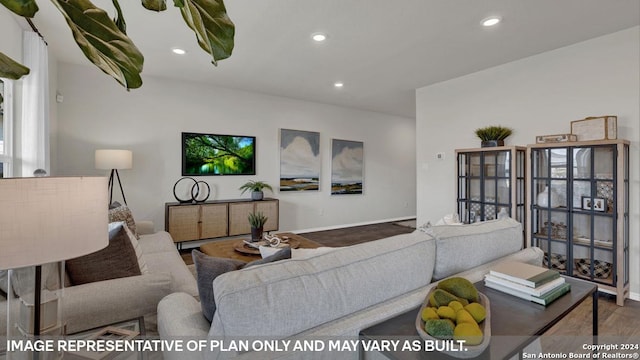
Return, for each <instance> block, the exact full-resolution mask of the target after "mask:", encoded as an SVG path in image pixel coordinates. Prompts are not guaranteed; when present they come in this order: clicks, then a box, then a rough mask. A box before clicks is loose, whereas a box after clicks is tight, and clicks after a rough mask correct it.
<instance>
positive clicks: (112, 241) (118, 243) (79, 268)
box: [66, 225, 140, 285]
mask: <svg viewBox="0 0 640 360" xmlns="http://www.w3.org/2000/svg"><path fill="white" fill-rule="evenodd" d="M66 269H67V274H68V275H69V279H70V280H71V284H72V285H80V284H86V283H91V282H96V281H103V280H109V279H117V278H123V277H128V276H135V275H140V266H139V265H138V258H137V256H136V252H135V250H134V248H133V245H132V244H131V241H130V240H129V236H128V235H127V231H126V230H125V228H124V227H123V226H121V225H120V226H117V227H115V228H113V229H112V230H111V231H109V245H108V246H107V247H106V248H104V249H102V250H99V251H96V252H94V253H91V254H89V255H85V256H81V257H78V258H75V259H71V260H67V262H66Z"/></svg>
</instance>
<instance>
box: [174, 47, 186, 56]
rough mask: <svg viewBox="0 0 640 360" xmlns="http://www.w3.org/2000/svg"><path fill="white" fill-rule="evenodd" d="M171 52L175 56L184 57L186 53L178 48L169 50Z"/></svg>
mask: <svg viewBox="0 0 640 360" xmlns="http://www.w3.org/2000/svg"><path fill="white" fill-rule="evenodd" d="M171 51H172V52H173V53H174V54H177V55H184V54H186V53H187V52H186V51H185V50H183V49H180V48H173V49H171Z"/></svg>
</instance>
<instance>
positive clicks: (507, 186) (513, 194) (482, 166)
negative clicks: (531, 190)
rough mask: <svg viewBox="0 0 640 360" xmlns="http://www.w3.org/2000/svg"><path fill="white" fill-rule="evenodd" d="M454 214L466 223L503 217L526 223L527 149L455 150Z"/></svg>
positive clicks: (515, 147) (489, 148)
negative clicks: (455, 206)
mask: <svg viewBox="0 0 640 360" xmlns="http://www.w3.org/2000/svg"><path fill="white" fill-rule="evenodd" d="M456 159H457V172H456V178H457V187H458V189H457V200H456V204H457V211H458V216H460V219H461V220H462V221H463V222H465V223H472V222H475V221H484V220H492V219H495V218H497V217H498V215H499V214H505V215H508V216H509V217H512V218H514V219H516V220H518V221H520V222H521V223H523V226H524V223H525V220H526V216H525V197H526V191H525V173H526V166H525V159H526V147H520V146H500V147H488V148H477V149H459V150H456Z"/></svg>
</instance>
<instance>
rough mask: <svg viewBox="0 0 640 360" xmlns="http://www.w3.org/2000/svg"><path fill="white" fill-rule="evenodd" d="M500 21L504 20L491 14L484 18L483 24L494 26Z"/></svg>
mask: <svg viewBox="0 0 640 360" xmlns="http://www.w3.org/2000/svg"><path fill="white" fill-rule="evenodd" d="M500 21H502V18H501V17H499V16H491V17H488V18H486V19H484V20H482V26H486V27H489V26H494V25H497V24H498V23H499V22H500Z"/></svg>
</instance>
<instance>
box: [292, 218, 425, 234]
mask: <svg viewBox="0 0 640 360" xmlns="http://www.w3.org/2000/svg"><path fill="white" fill-rule="evenodd" d="M415 219H416V217H415V216H408V217H401V218H392V219H382V220H373V221H365V222H360V223H351V224H341V225H332V226H324V227H317V228H308V229H300V230H289V231H288V232H292V233H294V234H302V233H308V232H316V231H327V230H336V229H344V228H348V227H354V226H364V225H374V224H382V223H388V222H397V221H407V220H415Z"/></svg>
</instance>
